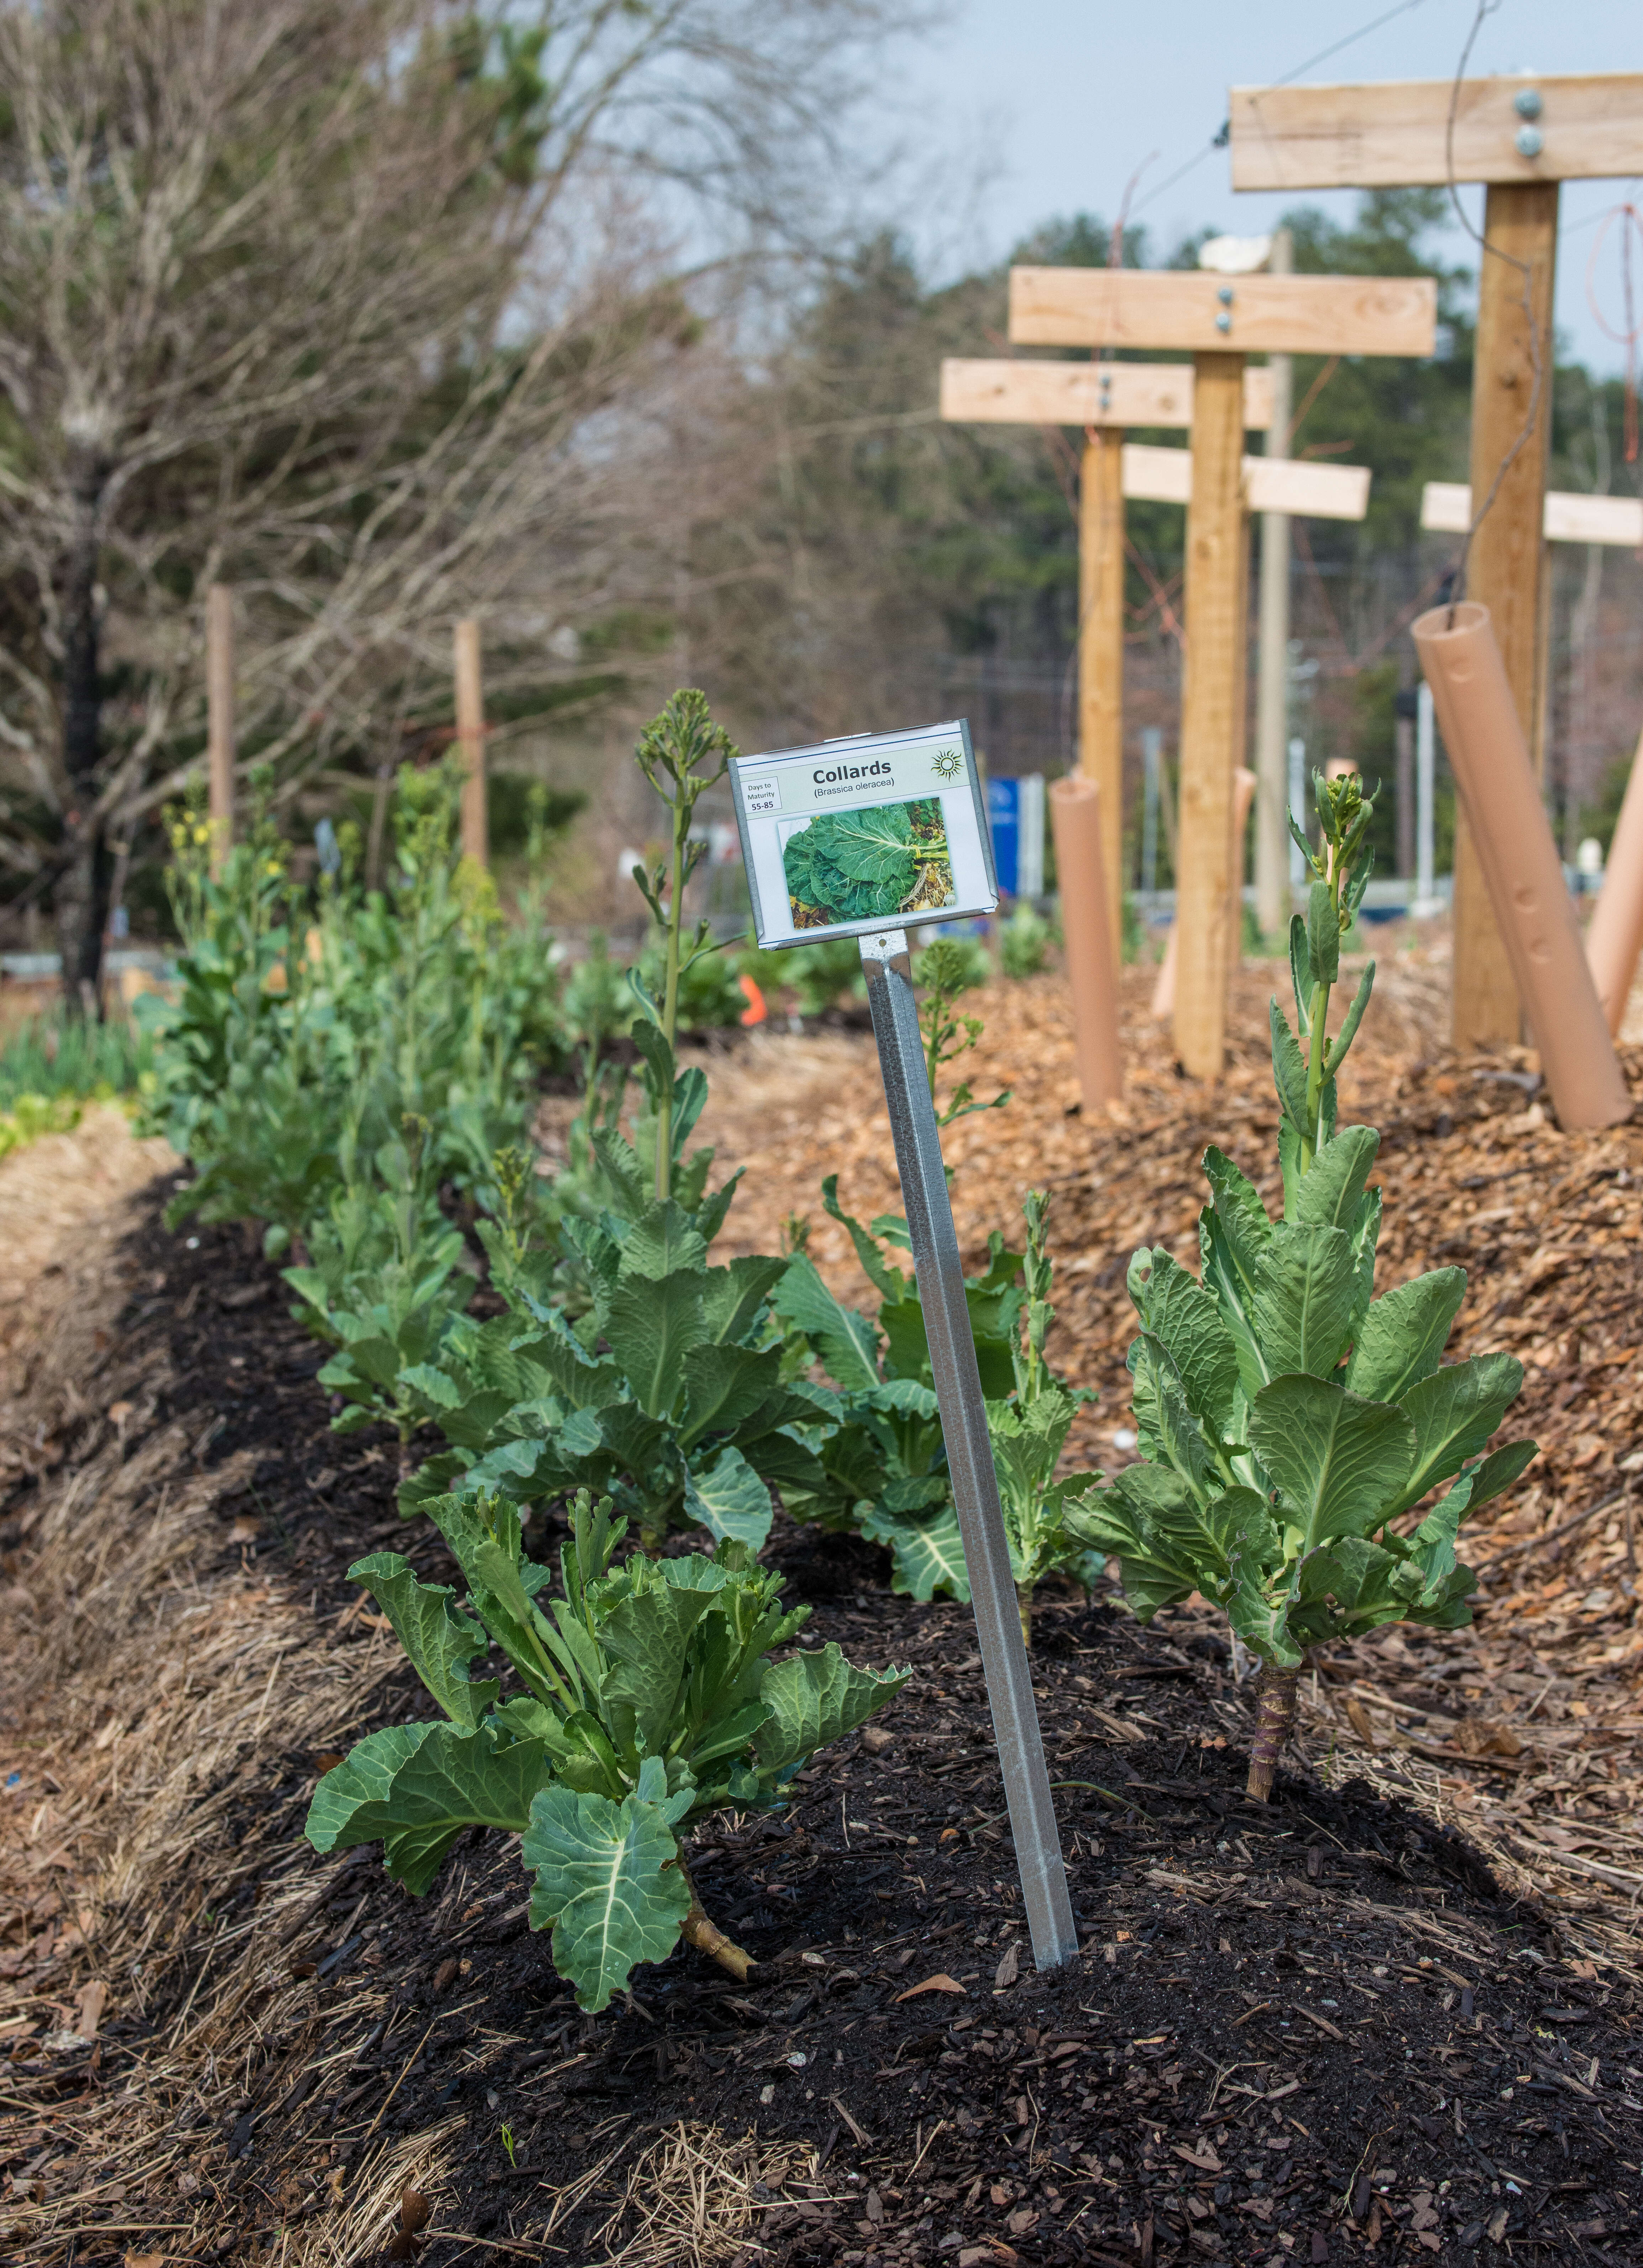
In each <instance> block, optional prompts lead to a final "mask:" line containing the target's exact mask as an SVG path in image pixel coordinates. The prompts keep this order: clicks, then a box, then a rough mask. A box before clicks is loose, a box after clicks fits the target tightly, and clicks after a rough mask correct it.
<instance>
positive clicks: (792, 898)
mask: <svg viewBox="0 0 1643 2268" xmlns="http://www.w3.org/2000/svg"><path fill="white" fill-rule="evenodd" d="M782 867H783V871H784V873H785V875H786V878H787V897H788V902H789V903H790V905H791V906H792V916H793V924H794V926H795V928H798V929H827V928H829V927H830V926H831V924H833V923H835V922H846V921H871V920H873V918H874V917H875V916H880V915H881V916H882V917H884V918H885V919H886V920H887V921H888V919H889V918H890V917H891V916H892V915H895V916H898V917H901V916H905V915H908V914H915V913H922V914H932V913H939V912H940V911H941V910H942V909H943V908H944V907H946V906H950V905H954V904H955V903H956V902H957V900H956V895H955V892H954V887H953V866H952V862H951V860H950V858H949V857H948V855H947V828H946V827H945V826H944V825H943V823H942V819H941V803H940V799H939V797H937V796H933V795H927V796H920V797H919V798H918V799H917V800H916V801H915V802H911V803H879V804H874V805H873V806H872V807H871V809H869V810H866V811H822V812H818V813H817V814H816V815H815V817H814V819H804V820H799V821H797V822H796V823H795V824H794V825H793V827H792V828H791V830H790V829H789V828H785V827H784V828H783V829H782Z"/></svg>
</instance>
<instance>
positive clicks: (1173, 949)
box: [1153, 893, 1181, 1024]
mask: <svg viewBox="0 0 1643 2268" xmlns="http://www.w3.org/2000/svg"><path fill="white" fill-rule="evenodd" d="M1177 895H1179V894H1178V893H1177ZM1180 945H1181V924H1180V923H1179V922H1178V921H1172V922H1171V923H1170V924H1169V934H1168V937H1167V938H1166V939H1164V957H1163V959H1162V960H1161V961H1160V962H1159V964H1158V976H1157V977H1156V979H1155V980H1154V983H1153V1018H1154V1020H1156V1021H1157V1022H1159V1023H1160V1024H1167V1023H1168V1021H1169V1020H1170V1018H1171V1017H1172V1016H1173V1015H1174V1014H1175V961H1176V960H1177V958H1178V955H1179V949H1180Z"/></svg>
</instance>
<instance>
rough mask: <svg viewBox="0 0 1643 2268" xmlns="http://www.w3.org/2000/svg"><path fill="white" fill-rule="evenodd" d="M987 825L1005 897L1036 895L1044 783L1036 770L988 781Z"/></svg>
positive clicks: (1041, 850) (1039, 892) (1041, 877)
mask: <svg viewBox="0 0 1643 2268" xmlns="http://www.w3.org/2000/svg"><path fill="white" fill-rule="evenodd" d="M987 825H988V827H989V828H990V829H991V835H992V863H993V867H994V870H995V872H996V873H997V874H998V887H999V888H1000V889H1001V890H1002V891H1003V892H1004V893H1005V895H1006V896H1007V897H1012V898H1035V897H1038V896H1040V895H1042V894H1043V887H1044V783H1043V776H1042V775H1041V774H1040V773H1037V772H1032V773H1029V774H1028V776H1027V777H1024V778H1021V779H990V780H989V781H988V783H987Z"/></svg>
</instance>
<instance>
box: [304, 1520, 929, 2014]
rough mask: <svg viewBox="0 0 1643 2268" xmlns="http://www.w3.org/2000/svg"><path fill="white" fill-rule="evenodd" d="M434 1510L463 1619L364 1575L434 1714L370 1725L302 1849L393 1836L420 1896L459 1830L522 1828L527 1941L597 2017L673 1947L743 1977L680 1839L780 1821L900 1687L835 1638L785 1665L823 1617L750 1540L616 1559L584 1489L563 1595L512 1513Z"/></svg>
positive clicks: (318, 1799) (330, 1782) (319, 1799)
mask: <svg viewBox="0 0 1643 2268" xmlns="http://www.w3.org/2000/svg"><path fill="white" fill-rule="evenodd" d="M428 1510H429V1512H430V1513H431V1515H432V1517H433V1518H434V1520H435V1521H437V1522H438V1526H439V1528H440V1530H441V1532H442V1534H443V1535H444V1536H445V1538H446V1542H447V1543H448V1544H449V1545H450V1547H451V1550H452V1552H453V1555H454V1557H455V1558H456V1560H457V1564H458V1565H459V1566H460V1569H461V1571H462V1576H463V1580H464V1581H465V1583H466V1585H467V1589H468V1599H467V1610H466V1611H465V1610H464V1609H463V1607H462V1606H461V1605H460V1604H459V1602H458V1601H457V1599H456V1597H455V1595H454V1594H453V1592H452V1591H451V1590H449V1589H448V1588H445V1587H440V1586H438V1585H434V1584H430V1583H424V1582H422V1581H420V1580H418V1578H417V1576H416V1572H415V1571H414V1569H413V1568H412V1566H411V1565H410V1563H409V1560H407V1559H404V1558H402V1557H400V1556H399V1555H398V1554H397V1553H394V1552H379V1553H376V1554H374V1555H373V1556H372V1557H370V1558H367V1559H362V1560H359V1561H358V1562H357V1563H356V1565H354V1566H353V1567H352V1568H351V1569H350V1575H351V1576H352V1577H353V1579H354V1580H355V1581H357V1582H359V1583H363V1584H364V1585H365V1587H366V1588H367V1589H368V1590H369V1591H370V1593H371V1594H372V1597H373V1598H374V1599H375V1600H376V1602H377V1604H378V1605H379V1607H380V1608H381V1609H382V1611H383V1613H384V1614H385V1615H387V1617H388V1619H389V1620H390V1622H391V1623H392V1624H393V1625H394V1631H395V1632H396V1633H397V1635H398V1637H399V1639H400V1643H401V1644H402V1646H404V1648H405V1651H406V1653H408V1654H409V1657H410V1660H411V1662H412V1665H413V1666H414V1668H416V1674H417V1675H418V1676H419V1677H420V1678H421V1679H422V1682H423V1683H424V1685H425V1686H426V1687H427V1689H428V1691H429V1693H430V1694H431V1696H432V1697H433V1699H434V1701H435V1703H436V1704H437V1705H438V1708H439V1710H440V1712H441V1714H440V1715H438V1717H433V1718H430V1719H424V1720H423V1721H422V1722H420V1723H416V1724H410V1725H394V1726H389V1727H386V1728H385V1729H384V1730H382V1731H380V1732H377V1733H372V1734H368V1735H367V1736H366V1738H365V1740H363V1741H361V1742H359V1743H358V1745H357V1747H356V1748H355V1749H353V1750H352V1752H351V1754H350V1755H349V1756H347V1757H346V1758H345V1759H344V1760H343V1763H342V1764H338V1765H336V1766H335V1769H334V1770H332V1771H328V1772H327V1773H326V1775H325V1776H324V1778H322V1779H321V1780H320V1784H319V1786H318V1787H317V1788H316V1789H315V1791H314V1795H313V1802H312V1804H311V1805H310V1807H309V1811H308V1820H307V1829H306V1831H307V1836H308V1839H309V1841H310V1842H311V1843H312V1844H313V1846H314V1848H315V1849H316V1850H318V1851H321V1852H327V1851H335V1850H344V1849H348V1848H350V1847H352V1846H353V1845H357V1844H362V1843H380V1844H381V1845H382V1856H383V1862H384V1864H385V1865H386V1867H387V1870H388V1872H389V1874H392V1875H393V1876H394V1879H395V1880H396V1881H402V1882H403V1883H404V1885H405V1887H406V1888H407V1889H409V1891H411V1892H412V1893H413V1895H415V1896H422V1895H423V1893H424V1891H425V1890H426V1889H428V1887H429V1885H430V1884H431V1882H432V1881H433V1879H434V1877H435V1875H436V1874H438V1870H439V1867H440V1866H441V1864H442V1862H443V1861H444V1859H445V1857H446V1853H447V1852H449V1850H450V1848H451V1845H452V1844H453V1842H454V1841H455V1840H456V1837H458V1836H459V1835H460V1834H461V1833H462V1831H463V1830H464V1829H466V1828H468V1827H495V1828H501V1829H503V1830H506V1831H509V1832H512V1833H513V1834H516V1835H518V1836H519V1837H521V1846H520V1856H521V1857H522V1859H523V1860H524V1862H525V1865H526V1867H527V1870H528V1871H529V1872H530V1874H532V1875H533V1876H534V1884H533V1888H532V1893H531V1904H530V1923H531V1927H532V1928H533V1929H551V1930H552V1932H553V1939H552V1947H553V1960H554V1965H555V1967H556V1969H557V1970H559V1972H560V1974H561V1975H562V1976H563V1977H568V1978H569V1979H570V1981H571V1983H572V1984H573V1985H575V1987H576V1991H577V1997H578V1999H579V2001H580V2002H581V2005H582V2007H584V2008H586V2009H587V2010H588V2011H589V2012H590V2013H594V2012H597V2011H598V2010H599V2009H600V2008H603V2007H605V2006H606V2005H607V2004H608V2001H609V1999H610V1997H611V1995H612V1993H613V1992H620V1991H621V1990H622V1989H623V1987H624V1986H625V1985H627V1983H628V1981H629V1978H630V1976H631V1975H632V1972H633V1970H634V1968H635V1967H636V1966H637V1963H639V1962H645V1961H662V1960H665V1959H666V1958H667V1955H668V1954H669V1953H670V1952H671V1951H672V1950H673V1948H674V1945H675V1944H676V1943H677V1942H678V1940H679V1939H680V1937H681V1936H683V1937H684V1938H685V1940H686V1941H687V1942H688V1943H689V1944H691V1945H693V1946H695V1947H696V1948H698V1949H699V1950H700V1951H702V1952H704V1953H706V1954H708V1955H710V1956H711V1958H713V1959H714V1960H716V1961H718V1962H719V1963H720V1964H721V1965H722V1966H723V1967H725V1968H726V1969H727V1970H730V1972H731V1973H732V1975H733V1976H734V1977H738V1978H740V1979H743V1980H745V1979H746V1977H747V1975H748V1970H749V1968H750V1967H751V1966H752V1965H753V1964H752V1963H751V1962H749V1959H748V1955H746V1954H745V1953H744V1952H742V1951H741V1949H740V1947H738V1946H735V1945H733V1944H732V1943H731V1941H730V1940H728V1939H727V1938H726V1937H725V1935H724V1934H723V1933H722V1932H720V1931H719V1930H718V1928H716V1927H715V1926H714V1924H713V1923H712V1922H711V1921H710V1920H709V1918H708V1917H707V1916H706V1914H705V1913H704V1911H702V1907H701V1904H700V1902H699V1900H698V1899H697V1897H696V1892H695V1889H694V1886H693V1884H692V1882H691V1880H690V1875H689V1868H688V1867H687V1864H686V1860H685V1855H684V1852H683V1850H682V1847H681V1845H682V1837H683V1835H684V1834H685V1832H686V1831H687V1830H688V1829H689V1825H690V1824H691V1823H692V1822H694V1821H696V1820H698V1819H702V1818H704V1817H705V1816H706V1815H708V1814H709V1813H711V1812H714V1811H718V1810H722V1809H724V1808H726V1807H727V1806H733V1807H734V1808H736V1809H737V1810H738V1811H743V1812H748V1811H768V1810H771V1809H774V1808H777V1807H779V1806H780V1805H781V1804H782V1803H784V1802H785V1800H786V1791H787V1788H788V1786H789V1784H790V1782H791V1781H792V1776H793V1774H794V1773H795V1772H796V1771H799V1769H800V1767H801V1766H802V1765H803V1764H805V1763H806V1761H807V1758H808V1757H810V1756H813V1755H814V1753H815V1752H816V1750H817V1749H822V1748H825V1747H826V1746H827V1745H828V1744H829V1742H832V1741H836V1740H837V1739H839V1738H840V1737H841V1735H842V1734H845V1733H848V1732H850V1731H851V1730H853V1728H854V1727H856V1726H858V1725H859V1724H861V1723H863V1722H864V1721H865V1719H866V1718H868V1717H869V1716H871V1715H872V1713H873V1711H874V1710H875V1709H877V1708H879V1707H880V1706H881V1705H882V1704H883V1703H884V1702H886V1701H888V1699H889V1698H890V1697H891V1696H892V1695H893V1694H895V1693H897V1692H899V1691H900V1690H901V1688H902V1687H903V1685H904V1684H905V1683H906V1682H907V1675H908V1673H907V1672H905V1671H902V1670H896V1669H888V1670H884V1671H874V1670H867V1669H858V1668H854V1667H853V1666H852V1665H851V1663H850V1662H848V1661H845V1659H844V1655H843V1654H842V1653H840V1651H839V1649H838V1647H837V1646H832V1645H829V1646H825V1647H821V1648H818V1649H816V1650H815V1651H814V1652H810V1653H792V1654H790V1655H789V1656H788V1657H787V1659H786V1660H785V1661H779V1662H777V1661H772V1660H771V1653H772V1651H773V1649H775V1648H776V1647H777V1646H785V1645H786V1644H788V1642H789V1641H790V1640H791V1639H792V1638H795V1637H796V1636H797V1634H798V1632H799V1630H800V1629H801V1628H802V1626H803V1624H805V1622H806V1621H807V1618H808V1616H809V1612H810V1609H808V1608H807V1607H799V1608H796V1609H792V1611H791V1612H784V1610H783V1609H782V1608H781V1606H780V1605H779V1603H778V1600H779V1594H780V1593H781V1590H782V1587H783V1585H782V1578H781V1577H780V1576H779V1575H772V1574H768V1573H766V1572H764V1570H763V1569H762V1568H760V1567H758V1566H757V1565H755V1564H754V1561H753V1557H752V1555H751V1553H750V1552H748V1550H746V1548H745V1547H744V1546H742V1545H740V1544H735V1543H727V1544H721V1545H720V1547H719V1549H718V1551H717V1552H716V1553H715V1554H714V1556H713V1557H712V1558H711V1559H707V1558H703V1557H698V1556H692V1557H689V1558H686V1559H665V1560H660V1561H656V1562H652V1561H650V1560H646V1559H645V1558H643V1557H638V1556H635V1557H631V1558H630V1559H628V1560H627V1561H626V1562H625V1563H624V1564H623V1565H621V1566H618V1567H613V1565H612V1559H613V1555H614V1553H615V1547H616V1545H617V1544H618V1543H619V1542H620V1541H621V1539H622V1535H623V1529H624V1528H625V1525H626V1523H625V1522H624V1521H621V1520H616V1521H613V1520H612V1519H611V1517H610V1506H609V1504H608V1502H607V1503H601V1504H599V1505H597V1506H595V1505H593V1504H592V1503H591V1502H590V1500H589V1499H588V1498H587V1497H586V1494H584V1495H582V1496H579V1497H578V1499H577V1501H576V1504H575V1506H574V1508H573V1511H572V1514H571V1541H570V1543H567V1544H566V1545H565V1546H564V1549H563V1550H562V1551H561V1553H560V1574H561V1584H562V1595H561V1596H559V1597H557V1598H551V1599H550V1598H549V1596H548V1592H549V1583H550V1580H551V1578H550V1571H549V1569H548V1568H546V1567H543V1566H539V1565H534V1564H533V1562H532V1561H531V1560H529V1559H528V1558H527V1557H526V1556H525V1554H524V1550H523V1548H522V1543H521V1536H520V1528H519V1516H518V1513H517V1512H516V1510H515V1509H514V1508H513V1507H512V1506H510V1505H508V1504H506V1503H505V1502H504V1501H502V1500H500V1499H497V1498H494V1497H489V1496H486V1495H483V1494H465V1495H461V1496H452V1497H443V1498H439V1499H436V1500H435V1501H433V1502H432V1503H431V1504H430V1505H429V1506H428ZM475 1616H476V1617H477V1619H476V1620H475ZM492 1645H495V1646H498V1647H500V1649H501V1651H502V1653H504V1654H505V1657H506V1659H507V1661H508V1662H509V1664H510V1665H511V1667H512V1670H513V1672H514V1675H515V1676H516V1678H517V1680H518V1685H519V1690H517V1691H515V1692H513V1693H512V1694H510V1696H509V1697H508V1698H506V1699H503V1698H502V1694H501V1686H500V1683H498V1681H497V1680H496V1679H494V1678H484V1679H481V1680H474V1679H472V1678H471V1677H470V1675H469V1668H470V1665H471V1664H472V1663H474V1662H475V1661H476V1660H477V1659H478V1658H479V1657H481V1656H483V1655H484V1654H485V1653H487V1652H488V1651H489V1649H490V1646H492Z"/></svg>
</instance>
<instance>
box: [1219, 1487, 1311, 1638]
mask: <svg viewBox="0 0 1643 2268" xmlns="http://www.w3.org/2000/svg"><path fill="white" fill-rule="evenodd" d="M1266 1526H1267V1528H1271V1522H1270V1521H1268V1522H1267V1523H1266ZM1225 1597H1226V1602H1227V1620H1228V1622H1230V1623H1231V1624H1232V1626H1233V1628H1234V1630H1235V1631H1237V1633H1238V1635H1239V1637H1240V1638H1241V1639H1242V1640H1243V1642H1244V1644H1245V1645H1246V1646H1248V1647H1249V1651H1250V1653H1253V1654H1254V1655H1256V1658H1257V1659H1258V1660H1259V1661H1270V1662H1272V1663H1273V1664H1275V1665H1276V1667H1277V1668H1279V1669H1293V1668H1295V1667H1296V1665H1297V1664H1298V1663H1299V1662H1300V1658H1301V1651H1302V1649H1301V1648H1300V1646H1299V1645H1297V1643H1296V1641H1295V1638H1294V1634H1293V1631H1291V1629H1290V1627H1289V1608H1290V1602H1289V1598H1288V1595H1287V1594H1286V1593H1285V1592H1284V1591H1283V1590H1281V1589H1280V1588H1278V1587H1277V1586H1275V1585H1274V1583H1273V1582H1272V1580H1271V1566H1270V1560H1269V1556H1268V1550H1267V1539H1266V1535H1265V1534H1264V1531H1263V1529H1262V1528H1260V1527H1259V1526H1256V1525H1251V1527H1250V1528H1249V1530H1248V1531H1247V1532H1241V1533H1240V1534H1238V1535H1235V1536H1234V1538H1233V1542H1232V1549H1231V1551H1230V1552H1229V1553H1228V1555H1227V1587H1226V1591H1225Z"/></svg>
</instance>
